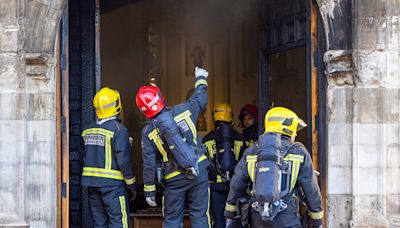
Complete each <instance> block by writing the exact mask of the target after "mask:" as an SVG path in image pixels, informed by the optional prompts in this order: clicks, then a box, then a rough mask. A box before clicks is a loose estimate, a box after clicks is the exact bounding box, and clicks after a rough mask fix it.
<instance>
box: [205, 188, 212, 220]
mask: <svg viewBox="0 0 400 228" xmlns="http://www.w3.org/2000/svg"><path fill="white" fill-rule="evenodd" d="M206 214H207V221H208V228H210V227H211V217H210V188H208V202H207V212H206Z"/></svg>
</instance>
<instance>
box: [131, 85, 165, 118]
mask: <svg viewBox="0 0 400 228" xmlns="http://www.w3.org/2000/svg"><path fill="white" fill-rule="evenodd" d="M136 106H137V107H138V108H139V109H140V111H142V112H143V114H144V115H145V116H146V117H147V118H153V117H154V116H155V115H157V114H158V113H160V112H161V111H162V110H163V109H164V108H165V106H166V105H165V102H164V96H163V95H162V94H161V91H160V89H159V88H158V87H156V86H142V87H140V89H139V91H138V92H137V94H136Z"/></svg>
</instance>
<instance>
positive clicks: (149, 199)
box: [146, 196, 157, 207]
mask: <svg viewBox="0 0 400 228" xmlns="http://www.w3.org/2000/svg"><path fill="white" fill-rule="evenodd" d="M146 202H147V204H148V205H150V206H152V207H157V203H156V197H154V196H151V197H146Z"/></svg>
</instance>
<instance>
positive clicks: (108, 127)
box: [82, 119, 136, 187]
mask: <svg viewBox="0 0 400 228" xmlns="http://www.w3.org/2000/svg"><path fill="white" fill-rule="evenodd" d="M82 137H83V140H84V144H85V150H84V151H85V155H84V167H83V171H82V185H85V186H91V187H104V186H116V185H121V184H123V183H124V181H125V183H126V184H127V185H133V184H134V183H135V181H136V178H135V175H134V168H133V163H132V158H131V145H130V143H129V132H128V129H127V128H126V127H125V126H124V125H122V124H121V123H120V121H119V120H118V119H110V120H108V121H105V122H96V123H93V124H90V125H89V126H87V127H86V128H85V130H84V131H83V132H82Z"/></svg>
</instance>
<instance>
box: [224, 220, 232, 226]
mask: <svg viewBox="0 0 400 228" xmlns="http://www.w3.org/2000/svg"><path fill="white" fill-rule="evenodd" d="M233 222H234V220H233V219H227V220H226V221H225V227H229V226H230V225H231V224H232V223H233Z"/></svg>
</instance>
